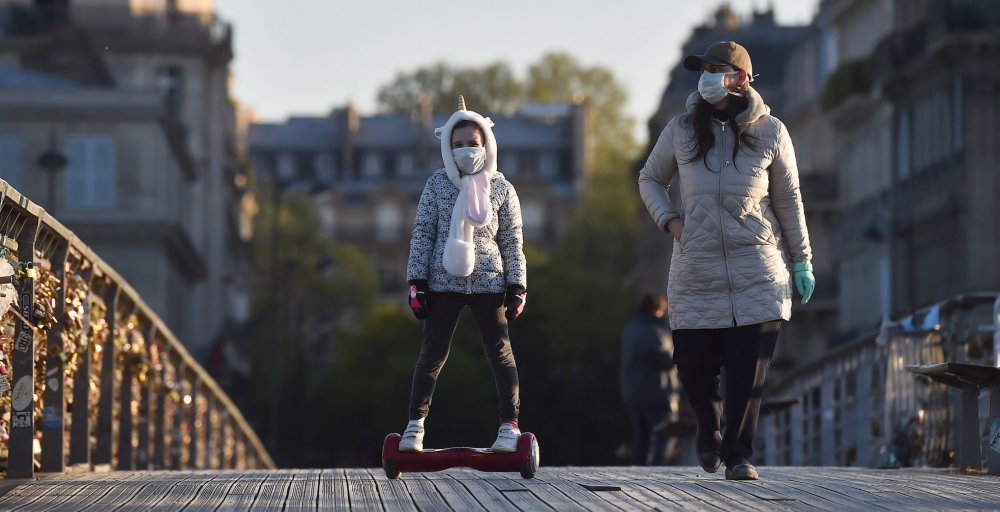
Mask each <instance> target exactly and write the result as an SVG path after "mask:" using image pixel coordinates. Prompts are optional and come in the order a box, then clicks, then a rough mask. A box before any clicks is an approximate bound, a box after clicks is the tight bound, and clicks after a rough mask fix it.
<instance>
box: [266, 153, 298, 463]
mask: <svg viewBox="0 0 1000 512" xmlns="http://www.w3.org/2000/svg"><path fill="white" fill-rule="evenodd" d="M288 158H289V156H288V155H280V154H279V155H276V157H275V160H276V161H275V162H274V163H273V164H272V165H271V168H270V171H271V172H270V174H271V233H270V238H271V276H270V278H271V279H270V283H269V288H270V290H269V291H270V293H269V296H270V297H269V303H270V307H269V314H270V315H271V322H270V324H271V325H270V327H271V340H270V343H272V344H273V343H276V342H277V339H278V336H279V328H278V324H279V321H281V320H284V319H283V318H280V315H279V308H280V306H281V304H282V301H281V298H280V297H279V295H280V293H281V289H282V286H283V283H281V280H282V274H283V272H282V271H281V263H279V259H280V258H281V252H280V248H281V223H280V217H281V202H282V201H281V200H282V196H283V195H284V192H285V188H286V187H288V185H289V184H291V182H292V181H293V180H294V174H295V173H294V167H293V164H290V162H289V161H288ZM286 311H287V310H286V309H285V308H280V313H282V314H283V313H285V312H286ZM274 357H275V359H276V361H274V364H275V365H276V366H277V367H278V371H279V372H283V371H284V369H285V367H284V363H285V361H286V358H285V355H284V352H283V347H279V348H278V350H276V351H275V354H274ZM269 395H270V396H269V397H268V402H269V404H268V416H269V418H268V419H269V424H270V434H271V447H270V448H271V449H272V451H273V452H277V451H278V447H279V435H278V429H279V423H278V411H279V409H280V405H279V403H278V386H277V385H275V384H274V383H272V384H271V386H270V389H269Z"/></svg>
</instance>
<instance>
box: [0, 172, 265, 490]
mask: <svg viewBox="0 0 1000 512" xmlns="http://www.w3.org/2000/svg"><path fill="white" fill-rule="evenodd" d="M0 256H2V257H5V258H7V260H8V261H9V262H10V263H11V265H12V267H13V268H14V279H13V282H12V283H8V284H0V294H4V293H15V294H16V296H17V305H16V306H12V307H11V310H13V311H12V312H11V313H9V314H7V315H6V316H5V317H4V318H3V319H2V323H0V356H2V358H0V430H2V432H0V464H2V463H3V459H6V476H7V478H30V477H32V476H33V475H34V472H35V471H36V470H39V471H42V472H62V471H66V470H67V469H83V470H92V469H104V468H107V469H119V470H131V469H182V468H214V469H253V468H274V467H275V466H274V462H273V461H272V459H271V457H270V455H269V454H268V453H267V450H266V449H265V448H264V446H263V444H262V443H261V441H260V439H259V438H258V437H257V435H256V434H255V433H254V431H253V430H252V429H251V428H250V426H249V425H248V424H247V422H246V420H245V419H244V418H243V415H242V414H241V413H240V411H239V409H237V408H236V406H235V405H234V404H233V403H232V401H230V399H229V397H228V396H227V395H226V393H225V392H223V391H222V389H221V388H220V387H219V386H218V384H216V382H215V381H214V380H213V379H212V377H211V376H209V375H208V373H207V372H206V371H205V370H204V369H203V368H202V367H201V366H200V365H199V364H198V362H197V361H195V359H194V358H192V357H191V355H190V354H189V353H188V352H187V350H185V348H184V346H183V345H182V344H181V343H180V342H179V341H178V340H177V338H175V337H174V335H173V334H172V333H171V332H170V330H169V329H168V328H167V327H166V325H164V323H163V322H162V321H161V320H160V318H159V317H158V316H157V315H156V314H155V313H154V312H153V310H152V309H150V307H149V306H147V305H146V303H145V302H143V300H142V297H140V296H139V295H138V294H137V293H136V291H135V290H134V289H132V287H131V286H129V284H128V283H127V282H126V281H125V280H124V279H123V278H122V277H121V276H120V275H118V273H117V272H115V270H114V269H113V268H111V267H110V266H108V265H107V264H106V263H105V262H104V261H102V260H101V259H100V258H99V257H98V256H97V255H96V254H94V253H93V251H92V250H91V249H90V248H89V247H88V246H87V245H85V243H84V242H83V241H81V240H79V239H77V238H76V237H75V236H74V235H73V233H72V232H71V231H69V230H68V229H66V228H65V227H64V226H63V225H62V224H60V223H59V222H58V221H57V220H56V219H55V218H53V217H52V216H50V215H49V214H48V213H46V212H45V211H44V210H43V209H42V208H40V207H39V206H38V205H36V204H34V203H32V202H31V201H29V200H28V199H27V198H25V197H24V196H22V195H21V194H20V193H19V192H17V190H15V189H14V188H13V187H10V186H9V185H8V184H7V183H6V182H4V181H2V180H0ZM8 433H9V436H8V435H7V434H8Z"/></svg>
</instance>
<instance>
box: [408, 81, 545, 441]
mask: <svg viewBox="0 0 1000 512" xmlns="http://www.w3.org/2000/svg"><path fill="white" fill-rule="evenodd" d="M492 127H493V121H491V120H490V118H488V117H483V116H481V115H479V114H478V113H476V112H473V111H471V110H466V109H465V101H464V99H462V98H461V97H459V108H458V111H456V112H455V113H454V114H452V116H451V117H450V118H449V119H448V121H447V122H446V123H445V125H444V126H443V127H441V128H437V129H436V130H434V134H435V135H437V137H438V138H439V139H440V140H441V158H442V159H443V160H444V169H439V170H438V171H436V172H435V173H434V174H432V175H431V177H430V178H428V180H427V183H426V185H425V186H424V191H423V193H422V194H421V195H420V202H419V204H418V205H417V216H416V222H415V226H414V228H413V236H412V238H411V240H410V257H409V261H408V262H407V269H406V278H407V281H408V282H409V285H410V290H409V305H410V308H411V309H412V310H413V314H414V316H416V317H417V318H418V319H420V320H424V330H423V344H422V345H421V348H420V356H419V357H418V359H417V364H416V368H415V369H414V371H413V384H412V387H411V389H410V404H409V419H410V421H409V423H408V424H407V426H406V429H405V430H404V431H403V436H402V439H401V440H400V443H399V451H401V452H419V451H423V444H424V419H425V418H426V417H427V412H428V410H429V409H430V405H431V397H432V395H433V394H434V386H435V384H436V383H437V379H438V375H439V374H440V373H441V368H443V367H444V363H445V360H446V359H447V358H448V351H449V349H450V346H451V340H452V336H453V335H454V333H455V326H456V325H457V324H458V317H459V314H460V313H461V311H462V309H463V308H465V307H468V308H469V309H470V310H471V311H472V315H473V317H474V318H475V320H476V323H477V325H478V326H479V331H480V333H481V334H482V339H483V348H484V349H485V351H486V355H487V358H488V359H489V362H490V367H491V368H492V370H493V378H494V380H495V382H496V389H497V399H498V400H499V409H500V420H501V424H500V429H499V432H498V433H497V439H496V441H495V442H494V443H493V445H492V447H491V449H492V450H493V451H495V452H505V453H509V452H514V451H516V450H517V442H518V438H519V437H520V435H521V431H520V429H519V428H518V425H517V417H518V409H519V407H520V398H519V394H518V379H517V366H516V364H515V363H514V354H513V352H511V346H510V338H509V335H508V332H507V323H508V322H509V321H511V320H513V319H515V318H517V317H518V316H519V315H520V314H521V313H522V312H523V311H524V306H525V301H526V299H527V292H526V287H527V280H526V276H527V272H526V268H525V258H524V251H523V249H522V244H523V237H522V233H521V226H522V224H521V206H520V202H519V201H518V198H517V193H516V192H515V190H514V187H513V186H512V185H511V184H510V182H509V181H507V180H506V179H505V178H504V176H503V174H501V173H500V172H499V171H497V144H496V139H495V138H494V136H493V130H492Z"/></svg>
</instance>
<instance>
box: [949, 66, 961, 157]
mask: <svg viewBox="0 0 1000 512" xmlns="http://www.w3.org/2000/svg"><path fill="white" fill-rule="evenodd" d="M951 114H952V121H951V125H952V127H953V128H952V134H951V135H952V142H953V147H954V148H955V152H956V153H957V152H959V151H961V150H962V144H963V141H962V77H961V76H956V77H955V85H954V93H953V98H952V105H951Z"/></svg>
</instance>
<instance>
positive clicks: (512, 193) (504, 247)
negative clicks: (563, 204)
mask: <svg viewBox="0 0 1000 512" xmlns="http://www.w3.org/2000/svg"><path fill="white" fill-rule="evenodd" d="M507 189H508V192H507V200H506V201H504V202H503V204H502V205H500V211H499V212H498V214H497V222H498V223H499V228H498V229H497V245H498V246H499V247H500V256H501V257H502V258H503V272H504V275H506V279H507V287H508V289H509V288H510V287H511V286H520V287H521V290H526V289H527V288H528V271H527V266H526V264H525V260H524V235H523V234H522V229H521V228H522V226H523V224H522V222H521V201H520V200H518V198H517V191H516V190H514V186H513V185H510V184H509V183H508V184H507Z"/></svg>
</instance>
